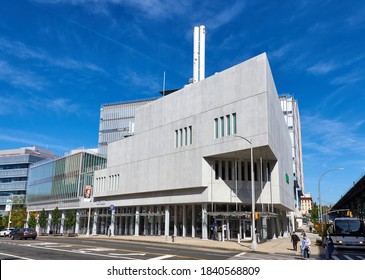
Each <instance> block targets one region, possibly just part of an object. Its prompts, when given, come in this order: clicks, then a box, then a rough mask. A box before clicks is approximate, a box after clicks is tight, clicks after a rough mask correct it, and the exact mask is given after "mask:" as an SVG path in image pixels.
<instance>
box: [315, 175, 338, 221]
mask: <svg viewBox="0 0 365 280" xmlns="http://www.w3.org/2000/svg"><path fill="white" fill-rule="evenodd" d="M340 170H343V168H334V169H330V170H327V171H326V172H324V173H323V174H322V175H321V177H319V180H318V208H319V209H318V214H319V217H318V219H319V221H320V222H321V223H322V215H323V213H322V205H321V179H322V177H323V176H324V175H326V174H327V173H329V172H332V171H340Z"/></svg>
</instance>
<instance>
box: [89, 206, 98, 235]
mask: <svg viewBox="0 0 365 280" xmlns="http://www.w3.org/2000/svg"><path fill="white" fill-rule="evenodd" d="M98 217H99V209H95V210H94V217H93V229H92V232H91V234H92V235H96V232H97V227H98Z"/></svg>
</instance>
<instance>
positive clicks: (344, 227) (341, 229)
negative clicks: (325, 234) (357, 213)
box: [335, 219, 364, 236]
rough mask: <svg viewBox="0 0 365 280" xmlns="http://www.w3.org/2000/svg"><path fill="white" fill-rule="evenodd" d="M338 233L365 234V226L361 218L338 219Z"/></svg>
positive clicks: (336, 227) (336, 231) (336, 221)
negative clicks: (364, 226)
mask: <svg viewBox="0 0 365 280" xmlns="http://www.w3.org/2000/svg"><path fill="white" fill-rule="evenodd" d="M335 234H336V235H357V236H358V235H364V228H363V225H362V223H361V221H360V220H349V219H343V220H342V219H336V220H335Z"/></svg>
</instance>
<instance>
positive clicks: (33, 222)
mask: <svg viewBox="0 0 365 280" xmlns="http://www.w3.org/2000/svg"><path fill="white" fill-rule="evenodd" d="M28 226H29V227H30V228H35V227H36V226H37V218H36V213H34V212H32V213H30V214H29V219H28Z"/></svg>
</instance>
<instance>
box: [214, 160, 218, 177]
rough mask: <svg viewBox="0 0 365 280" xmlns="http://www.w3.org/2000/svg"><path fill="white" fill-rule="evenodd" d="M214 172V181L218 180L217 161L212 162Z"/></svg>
mask: <svg viewBox="0 0 365 280" xmlns="http://www.w3.org/2000/svg"><path fill="white" fill-rule="evenodd" d="M214 171H215V179H216V180H218V179H219V161H218V160H216V161H214Z"/></svg>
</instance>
